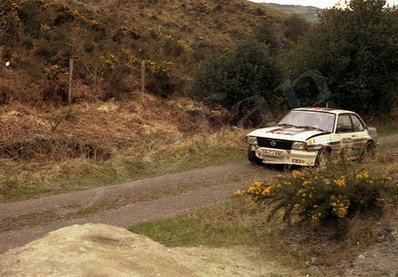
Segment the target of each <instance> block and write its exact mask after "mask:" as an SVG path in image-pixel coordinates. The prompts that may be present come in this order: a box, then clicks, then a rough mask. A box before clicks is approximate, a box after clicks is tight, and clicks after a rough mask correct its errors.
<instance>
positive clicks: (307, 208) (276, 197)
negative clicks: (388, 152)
mask: <svg viewBox="0 0 398 277" xmlns="http://www.w3.org/2000/svg"><path fill="white" fill-rule="evenodd" d="M235 195H236V196H241V195H248V196H250V197H251V198H252V200H253V201H255V202H256V203H258V204H268V205H271V204H272V210H271V213H270V217H269V218H271V217H272V216H273V215H275V213H276V212H277V211H279V210H282V211H283V220H284V221H288V222H291V221H292V220H298V221H304V222H310V223H312V224H325V223H330V222H336V223H337V224H336V225H334V226H336V227H337V230H338V231H344V230H345V228H346V227H347V223H348V221H347V220H348V219H350V218H352V217H354V216H358V215H360V214H364V213H370V214H372V213H373V214H380V213H381V212H382V210H383V207H385V206H386V205H390V204H394V205H396V204H397V200H398V184H397V182H396V181H394V180H393V179H392V178H391V177H389V176H380V175H379V174H376V173H373V172H371V171H369V170H368V169H366V168H361V169H356V168H355V167H354V166H351V165H347V164H346V163H345V162H344V160H342V161H340V162H337V164H333V165H329V166H328V168H327V169H325V170H320V169H319V168H317V169H313V168H308V169H303V170H301V171H299V170H294V171H293V172H292V174H286V175H278V176H277V177H276V178H275V179H274V180H273V181H272V182H270V183H267V182H255V183H253V184H251V185H250V186H249V188H248V189H247V190H245V191H241V190H239V191H237V192H235ZM341 228H342V229H341Z"/></svg>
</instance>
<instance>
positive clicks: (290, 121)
mask: <svg viewBox="0 0 398 277" xmlns="http://www.w3.org/2000/svg"><path fill="white" fill-rule="evenodd" d="M335 117H336V116H335V115H334V114H331V113H324V112H313V111H291V112H290V113H288V114H287V115H286V116H285V117H284V118H283V119H282V120H281V121H280V122H279V124H278V125H279V126H292V127H298V128H308V129H318V130H322V131H325V132H329V133H331V132H333V126H334V121H335Z"/></svg>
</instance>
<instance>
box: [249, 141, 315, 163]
mask: <svg viewBox="0 0 398 277" xmlns="http://www.w3.org/2000/svg"><path fill="white" fill-rule="evenodd" d="M250 150H251V151H254V152H255V153H256V157H257V158H259V159H261V160H263V163H265V164H290V165H303V166H314V165H315V161H316V157H317V155H318V152H317V151H306V150H293V149H292V150H282V149H274V148H267V147H260V146H255V145H251V146H250Z"/></svg>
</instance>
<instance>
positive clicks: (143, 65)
mask: <svg viewBox="0 0 398 277" xmlns="http://www.w3.org/2000/svg"><path fill="white" fill-rule="evenodd" d="M141 91H142V92H144V93H145V61H142V62H141Z"/></svg>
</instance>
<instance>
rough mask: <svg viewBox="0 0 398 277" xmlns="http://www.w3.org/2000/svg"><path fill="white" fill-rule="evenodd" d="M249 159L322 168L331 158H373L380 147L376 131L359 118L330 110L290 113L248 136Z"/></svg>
mask: <svg viewBox="0 0 398 277" xmlns="http://www.w3.org/2000/svg"><path fill="white" fill-rule="evenodd" d="M246 139H247V142H248V144H249V149H248V159H249V160H250V161H251V162H253V163H256V164H263V163H265V164H289V165H303V166H315V165H320V166H323V165H324V163H325V160H326V157H327V156H328V155H330V154H335V153H338V152H340V151H341V150H342V149H344V151H345V155H346V157H347V159H360V158H363V157H365V156H366V157H370V156H372V155H373V153H374V148H375V147H376V146H377V144H378V138H377V132H376V129H375V128H372V127H368V126H367V125H366V124H365V123H364V121H363V120H362V119H361V118H360V117H359V115H358V114H356V113H354V112H352V111H347V110H340V109H330V108H297V109H293V110H291V111H290V112H289V113H288V114H287V115H286V116H285V117H284V118H283V119H282V120H281V121H280V122H279V123H278V124H277V125H276V126H274V127H268V128H262V129H257V130H254V131H253V132H251V133H249V134H248V135H247V136H246Z"/></svg>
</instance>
